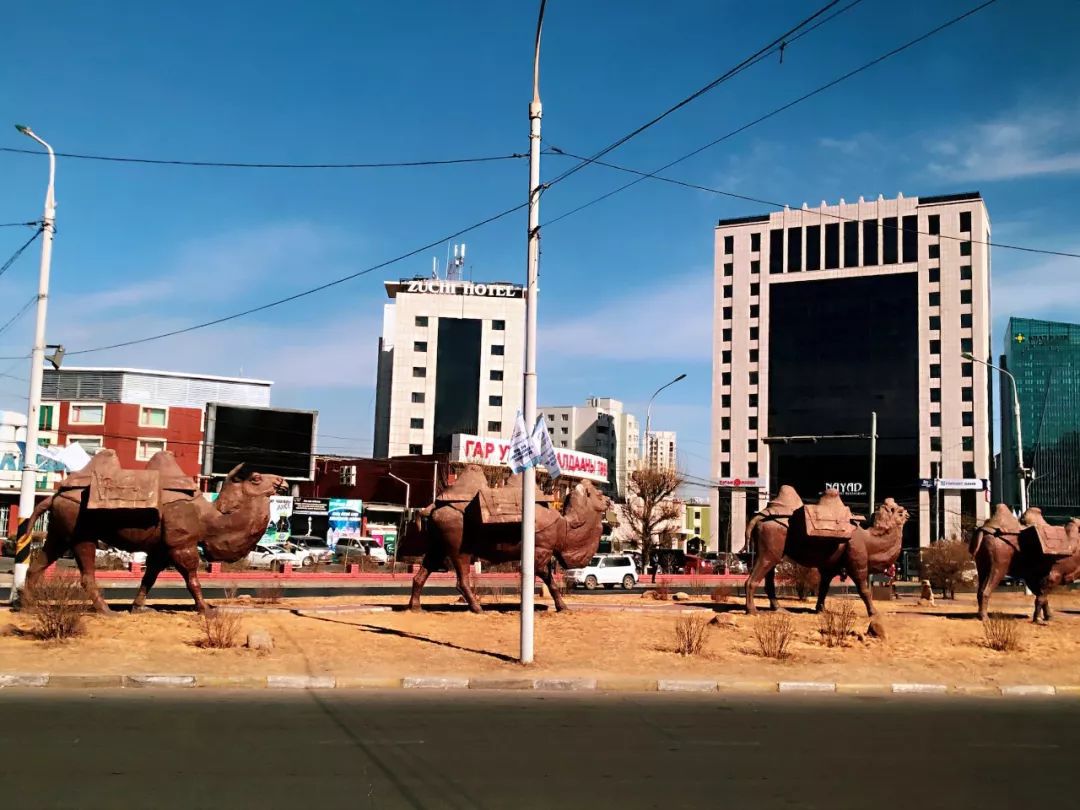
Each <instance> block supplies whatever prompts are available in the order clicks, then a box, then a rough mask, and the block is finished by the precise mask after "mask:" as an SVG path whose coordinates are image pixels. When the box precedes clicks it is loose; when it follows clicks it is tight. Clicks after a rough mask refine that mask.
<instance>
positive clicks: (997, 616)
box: [983, 613, 1021, 652]
mask: <svg viewBox="0 0 1080 810" xmlns="http://www.w3.org/2000/svg"><path fill="white" fill-rule="evenodd" d="M1020 625H1021V622H1020V620H1019V619H1017V618H1015V617H1013V616H1007V615H1006V614H1004V613H991V614H990V615H989V616H988V617H987V618H986V621H985V622H983V636H984V637H985V639H986V646H987V647H989V648H990V649H991V650H997V651H998V652H1015V651H1016V650H1019V649H1020V646H1021V645H1020Z"/></svg>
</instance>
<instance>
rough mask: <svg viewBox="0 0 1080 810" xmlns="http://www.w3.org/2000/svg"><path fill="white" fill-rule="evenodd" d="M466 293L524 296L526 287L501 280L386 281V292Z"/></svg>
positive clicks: (420, 279)
mask: <svg viewBox="0 0 1080 810" xmlns="http://www.w3.org/2000/svg"><path fill="white" fill-rule="evenodd" d="M398 293H414V294H416V293H419V294H423V295H464V296H469V297H472V298H524V297H525V288H524V287H519V286H518V285H516V284H504V283H500V282H492V283H484V282H472V281H460V280H456V279H455V280H451V279H445V278H410V279H402V280H401V281H388V282H386V294H387V295H388V296H389V297H390V298H396V297H397V295H398Z"/></svg>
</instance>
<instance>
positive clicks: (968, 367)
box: [960, 360, 975, 377]
mask: <svg viewBox="0 0 1080 810" xmlns="http://www.w3.org/2000/svg"><path fill="white" fill-rule="evenodd" d="M974 373H975V364H974V363H972V362H971V361H970V360H969V361H967V362H966V363H961V364H960V376H961V377H970V376H972V374H974Z"/></svg>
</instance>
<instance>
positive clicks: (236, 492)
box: [216, 463, 289, 513]
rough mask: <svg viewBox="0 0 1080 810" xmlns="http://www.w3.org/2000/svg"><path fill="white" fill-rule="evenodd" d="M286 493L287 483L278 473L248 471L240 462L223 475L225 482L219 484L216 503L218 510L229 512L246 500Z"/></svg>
mask: <svg viewBox="0 0 1080 810" xmlns="http://www.w3.org/2000/svg"><path fill="white" fill-rule="evenodd" d="M288 493H289V484H288V482H287V481H286V480H285V479H284V478H282V477H281V476H280V475H272V474H270V473H260V472H249V471H247V470H245V469H244V464H242V463H241V464H237V465H236V466H235V467H233V468H232V469H231V470H230V471H229V474H228V475H227V476H225V483H224V484H222V486H221V492H220V493H219V494H218V498H217V501H216V505H217V507H218V511H220V512H222V513H229V512H232V511H234V510H236V509H237V508H239V507H240V505H241V504H243V503H244V502H246V501H252V500H255V499H258V498H269V497H270V496H271V495H287V494H288Z"/></svg>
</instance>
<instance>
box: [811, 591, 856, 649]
mask: <svg viewBox="0 0 1080 810" xmlns="http://www.w3.org/2000/svg"><path fill="white" fill-rule="evenodd" d="M857 618H858V614H857V613H856V610H855V604H854V603H853V602H851V601H850V600H847V599H838V600H829V601H828V603H826V605H825V609H824V610H822V611H821V613H820V614H819V615H818V624H819V629H820V631H821V636H822V638H823V639H824V640H825V646H826V647H843V646H845V645H846V644H847V641H848V639H849V638H851V633H852V630H854V628H855V621H856V619H857Z"/></svg>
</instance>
